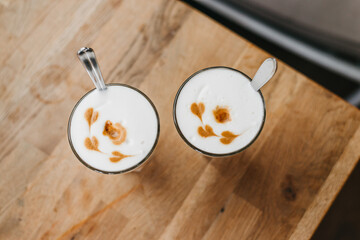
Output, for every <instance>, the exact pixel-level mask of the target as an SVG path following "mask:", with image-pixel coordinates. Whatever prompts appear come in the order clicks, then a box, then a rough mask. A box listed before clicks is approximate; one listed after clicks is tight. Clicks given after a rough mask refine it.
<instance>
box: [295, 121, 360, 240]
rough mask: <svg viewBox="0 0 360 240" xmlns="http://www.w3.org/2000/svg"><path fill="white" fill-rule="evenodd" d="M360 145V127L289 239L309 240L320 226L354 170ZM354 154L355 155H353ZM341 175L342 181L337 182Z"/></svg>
mask: <svg viewBox="0 0 360 240" xmlns="http://www.w3.org/2000/svg"><path fill="white" fill-rule="evenodd" d="M359 143H360V127H358V128H357V130H356V132H355V134H354V135H353V137H352V138H351V139H350V141H349V144H348V146H347V147H346V149H345V151H344V152H343V153H342V154H341V156H340V159H339V160H338V161H337V162H336V164H335V165H334V166H333V168H332V169H331V172H330V174H329V175H328V177H327V178H326V180H325V182H324V184H323V185H322V186H321V188H320V190H319V192H318V193H317V195H316V197H315V198H314V200H313V201H312V203H311V204H310V206H309V207H308V208H307V210H306V211H305V213H304V215H303V217H302V218H301V220H300V221H299V223H298V224H297V226H296V228H295V230H294V231H293V232H292V234H291V236H290V238H289V239H291V240H295V239H310V238H311V236H312V235H313V234H314V232H315V230H316V229H317V227H318V226H319V225H320V223H321V221H322V219H323V218H324V216H325V214H326V213H327V211H328V210H329V208H330V207H331V205H332V203H333V202H334V200H335V199H336V197H337V195H338V194H339V192H340V190H341V189H342V187H343V185H344V184H345V182H346V181H347V179H348V177H349V176H350V174H351V172H352V171H353V170H354V168H355V166H356V164H357V163H358V161H359V156H358V155H356V154H357V153H356V149H357V146H358V145H359ZM354 152H355V154H354ZM339 175H341V176H342V177H341V179H343V181H337V179H339Z"/></svg>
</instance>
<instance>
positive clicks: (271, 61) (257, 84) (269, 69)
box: [250, 58, 277, 91]
mask: <svg viewBox="0 0 360 240" xmlns="http://www.w3.org/2000/svg"><path fill="white" fill-rule="evenodd" d="M276 69H277V63H276V59H275V58H267V59H265V61H264V62H263V63H262V64H261V66H260V67H259V69H258V70H257V72H256V73H255V76H254V78H253V79H252V81H251V82H250V84H251V86H252V87H253V88H254V90H255V91H259V89H260V88H262V86H264V85H265V83H267V82H268V81H269V80H270V79H271V78H272V77H273V76H274V74H275V72H276Z"/></svg>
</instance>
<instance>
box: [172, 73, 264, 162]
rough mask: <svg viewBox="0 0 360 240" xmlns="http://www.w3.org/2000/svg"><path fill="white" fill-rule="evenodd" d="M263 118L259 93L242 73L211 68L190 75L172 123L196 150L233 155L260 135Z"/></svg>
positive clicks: (183, 87) (177, 98)
mask: <svg viewBox="0 0 360 240" xmlns="http://www.w3.org/2000/svg"><path fill="white" fill-rule="evenodd" d="M264 118H265V106H264V101H263V98H262V95H261V93H260V92H257V91H255V90H254V89H253V88H252V87H251V85H250V79H249V78H248V77H247V76H245V75H244V74H242V73H241V72H239V71H237V70H234V69H231V68H226V67H214V68H208V69H204V70H201V71H199V72H197V73H195V74H194V75H192V76H191V77H190V78H189V79H188V80H187V81H185V83H184V84H183V85H182V87H181V88H180V90H179V91H178V94H177V97H176V99H175V103H174V120H175V123H176V125H177V128H178V130H179V133H180V134H181V135H182V137H183V138H184V139H185V140H186V142H187V143H188V144H189V145H191V146H192V147H194V148H195V149H197V150H199V151H201V152H203V153H205V154H209V155H225V154H233V153H236V152H238V151H240V150H242V149H243V148H245V147H246V146H248V145H249V144H251V143H252V142H253V141H254V139H255V138H256V137H257V136H258V135H259V133H260V131H261V129H262V126H263V123H264Z"/></svg>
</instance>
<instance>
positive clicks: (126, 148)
mask: <svg viewBox="0 0 360 240" xmlns="http://www.w3.org/2000/svg"><path fill="white" fill-rule="evenodd" d="M89 108H93V109H94V111H97V112H98V114H99V115H98V119H97V120H96V121H95V122H94V123H93V124H92V125H91V133H89V125H88V122H87V121H86V119H85V117H84V114H85V112H86V111H87V109H89ZM74 111H75V112H74V113H73V116H72V119H71V127H70V138H71V141H72V144H73V147H74V149H75V151H76V153H77V154H78V155H79V156H80V158H81V159H82V160H83V161H84V162H86V163H87V164H88V165H90V166H92V167H93V168H96V169H98V170H101V171H106V172H118V171H122V170H126V169H129V168H131V167H133V166H135V165H136V164H138V163H139V162H141V161H142V160H143V159H144V158H145V157H146V156H147V155H148V154H149V152H150V151H151V150H152V148H153V147H154V144H155V143H156V139H157V137H158V130H159V129H158V118H157V115H156V112H155V110H154V108H153V106H152V105H151V104H150V102H149V101H148V100H147V99H146V98H145V97H144V96H143V95H142V94H140V93H139V92H137V91H136V90H134V89H132V88H129V87H126V86H119V85H108V86H107V90H105V91H98V90H96V89H95V90H93V91H91V92H90V93H89V94H87V95H86V96H85V97H84V98H83V99H82V100H81V102H80V103H79V104H78V106H77V108H76V109H75V110H74ZM107 120H110V121H111V122H112V123H113V124H115V123H120V124H121V125H122V126H123V127H124V128H125V129H126V132H127V136H126V140H125V141H124V142H123V143H122V144H120V145H115V144H113V143H112V141H111V140H110V138H109V137H108V136H105V135H103V131H104V126H105V122H106V121H107ZM90 135H91V136H95V137H96V138H97V139H98V142H99V146H98V149H99V150H100V151H101V152H98V151H94V150H89V149H87V148H86V147H85V144H84V141H85V139H86V138H87V137H91V136H90ZM113 151H118V152H121V153H122V154H125V155H131V157H126V158H123V159H122V160H120V161H119V162H116V163H114V162H111V161H110V160H109V158H110V157H112V154H111V153H112V152H113Z"/></svg>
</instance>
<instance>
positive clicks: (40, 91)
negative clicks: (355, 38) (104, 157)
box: [0, 0, 360, 239]
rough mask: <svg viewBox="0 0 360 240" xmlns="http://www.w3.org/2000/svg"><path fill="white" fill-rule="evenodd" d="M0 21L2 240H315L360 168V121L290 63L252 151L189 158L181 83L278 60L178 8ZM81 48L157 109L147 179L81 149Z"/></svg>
mask: <svg viewBox="0 0 360 240" xmlns="http://www.w3.org/2000/svg"><path fill="white" fill-rule="evenodd" d="M0 23H1V24H0V62H1V67H0V79H1V82H0V93H1V94H0V98H1V104H0V109H1V111H0V121H1V122H0V123H1V127H0V136H1V141H0V147H1V151H0V156H1V157H0V239H57V238H60V239H85V238H86V239H174V238H177V239H200V238H204V239H308V238H310V237H311V235H312V233H313V232H314V230H315V229H316V227H317V225H318V224H319V222H320V221H321V219H322V217H323V216H324V214H325V213H326V211H327V209H328V208H329V206H330V205H331V203H332V201H333V200H334V198H335V197H336V195H337V193H338V192H339V190H340V189H341V187H342V185H343V184H344V182H345V181H346V179H347V177H348V176H349V174H350V173H351V171H352V169H353V168H354V166H355V164H356V163H357V161H358V160H359V155H360V149H359V144H360V128H359V123H360V113H359V111H358V110H357V109H356V108H354V107H352V106H350V105H349V104H347V103H346V102H344V101H343V100H341V99H339V98H338V97H336V96H334V95H333V94H332V93H330V92H328V91H327V90H325V89H323V88H322V87H320V86H319V85H317V84H315V83H313V82H312V81H311V80H309V79H307V78H306V77H304V76H303V75H301V74H300V73H298V72H296V71H295V70H293V69H291V68H290V67H289V66H287V65H286V64H284V63H282V62H279V68H278V72H277V74H276V75H275V77H274V79H272V80H271V81H270V82H269V83H268V84H267V85H266V86H265V87H264V88H263V94H264V97H265V100H266V106H267V120H266V123H265V127H264V130H263V132H262V133H261V135H260V138H259V139H258V140H257V141H256V142H255V144H253V146H251V147H250V148H249V149H247V150H246V151H244V152H243V153H241V154H239V155H237V156H234V157H230V158H223V159H222V158H209V157H205V156H203V155H201V154H199V153H197V152H195V151H193V150H192V149H191V148H189V147H188V146H187V145H186V144H185V143H184V142H183V140H182V139H181V138H180V136H178V133H177V132H176V130H175V127H174V124H173V121H172V103H173V99H174V96H175V93H176V91H177V89H178V88H179V86H180V84H181V83H182V82H183V81H184V80H185V79H186V78H187V77H188V76H189V75H191V74H192V73H193V72H195V71H197V70H199V69H201V68H204V67H209V66H214V65H225V66H230V67H234V68H237V69H239V70H241V71H243V72H245V73H247V74H248V75H249V76H253V75H254V73H255V71H256V69H257V67H258V66H259V65H260V63H261V62H262V61H263V60H264V59H265V58H267V57H269V54H267V53H266V52H264V51H262V50H260V49H259V48H257V47H256V46H254V45H252V44H251V43H249V42H247V41H246V40H244V39H243V38H241V37H239V36H237V35H236V34H234V33H232V32H231V31H229V30H227V29H226V28H224V27H223V26H220V25H219V24H217V23H216V22H214V21H213V20H211V19H209V18H208V17H206V16H204V15H203V14H201V13H199V12H197V11H195V10H194V9H192V8H190V7H188V6H187V5H185V4H183V3H181V2H178V1H167V0H164V1H162V0H152V1H147V0H136V1H134V0H122V1H121V0H109V1H104V0H94V1H73V0H62V1H45V0H43V1H41V0H32V1H15V0H14V1H10V0H0ZM83 46H90V47H93V48H94V49H95V50H96V53H97V56H98V59H99V61H100V64H101V68H102V71H103V75H104V77H105V79H106V82H122V83H127V84H131V85H132V86H135V87H138V88H139V89H141V90H142V91H144V92H145V93H146V94H147V95H148V96H149V97H150V98H151V99H152V100H153V101H154V103H155V105H156V107H157V109H158V111H159V114H160V118H161V136H160V140H159V144H158V147H157V149H156V151H155V153H154V155H153V157H152V159H151V161H150V162H149V163H148V164H147V165H145V167H144V168H143V169H142V170H141V172H132V173H129V174H125V175H115V176H107V175H102V174H99V173H96V172H93V171H90V170H89V169H87V168H86V167H84V166H83V165H82V164H81V163H80V162H79V161H78V160H77V159H76V158H75V156H74V155H73V153H72V152H71V150H70V147H69V144H68V141H67V138H66V128H67V120H68V117H69V114H70V111H71V110H72V108H73V106H74V104H75V103H76V102H77V101H78V99H79V98H80V97H81V96H82V95H83V94H85V92H86V91H88V90H90V89H91V88H93V84H92V82H91V81H90V79H89V77H88V76H87V74H86V72H85V70H84V69H83V67H82V66H81V64H80V63H79V61H78V59H77V57H76V54H75V53H76V51H77V50H78V49H79V48H80V47H83Z"/></svg>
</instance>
